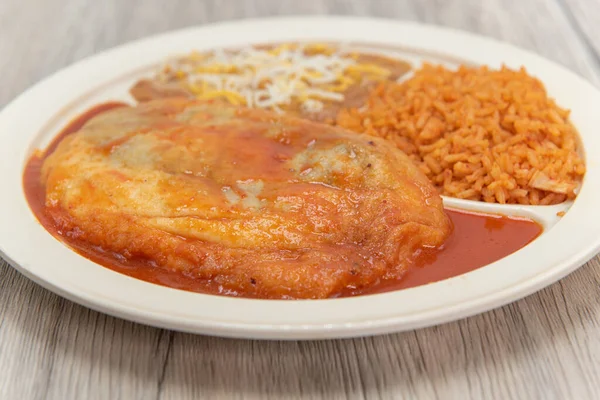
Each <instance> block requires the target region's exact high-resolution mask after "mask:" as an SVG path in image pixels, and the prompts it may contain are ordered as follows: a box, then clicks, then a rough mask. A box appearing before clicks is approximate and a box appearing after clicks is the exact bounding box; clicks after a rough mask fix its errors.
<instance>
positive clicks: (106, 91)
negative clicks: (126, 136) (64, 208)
mask: <svg viewBox="0 0 600 400" xmlns="http://www.w3.org/2000/svg"><path fill="white" fill-rule="evenodd" d="M294 40H325V41H326V40H329V41H343V42H360V43H373V44H377V45H378V46H383V47H386V46H388V47H389V46H392V47H393V48H394V49H396V50H390V51H392V52H395V53H397V54H398V55H399V56H400V57H402V58H405V59H406V58H408V59H410V60H412V61H414V62H417V63H418V62H420V61H422V60H424V59H428V60H431V61H435V62H443V63H446V64H456V63H460V62H464V63H473V64H487V65H490V66H492V67H499V66H500V65H501V64H502V63H505V64H506V65H508V66H509V67H513V68H518V67H520V66H521V65H525V66H526V67H527V69H528V71H529V72H530V73H531V74H533V75H535V76H537V77H539V78H540V79H542V81H543V82H544V83H545V84H546V86H547V88H548V91H549V93H550V95H552V96H553V97H555V98H556V99H557V100H558V102H559V104H561V105H562V106H564V107H568V108H571V109H572V120H573V122H574V124H575V125H576V126H577V128H578V129H579V132H580V134H581V139H582V142H583V146H584V150H585V153H586V159H587V168H588V169H587V174H586V176H585V180H584V184H583V187H582V190H581V193H580V194H579V196H578V198H577V200H576V201H575V202H574V203H573V204H572V206H571V205H570V204H565V205H559V206H552V207H531V206H530V207H522V206H498V205H490V204H481V203H475V202H468V201H457V200H453V199H445V201H446V203H447V204H448V205H451V206H453V207H458V208H467V209H476V210H480V211H494V212H501V213H503V214H507V215H523V216H528V217H531V218H534V219H536V220H537V221H539V222H541V223H542V224H543V225H544V227H545V231H544V233H543V234H542V235H541V236H540V237H539V238H538V239H536V240H535V241H534V242H533V243H531V244H530V245H528V246H526V247H525V248H523V249H521V250H519V251H518V252H516V253H514V254H512V255H510V256H508V257H506V258H504V259H501V260H499V261H497V262H495V263H493V264H490V265H488V266H486V267H484V268H481V269H478V270H476V271H473V272H470V273H468V274H465V275H461V276H459V277H456V278H452V279H448V280H445V281H441V282H438V283H433V284H429V285H425V286H421V287H416V288H412V289H406V290H401V291H396V292H390V293H385V294H377V295H369V296H362V297H355V298H343V299H330V300H308V301H307V300H304V301H277V300H251V299H239V298H228V297H221V296H212V295H204V294H197V293H191V292H186V291H182V290H176V289H171V288H167V287H162V286H158V285H154V284H151V283H147V282H143V281H140V280H137V279H134V278H130V277H127V276H125V275H121V274H119V273H116V272H113V271H111V270H109V269H107V268H105V267H102V266H100V265H97V264H95V263H93V262H91V261H89V260H87V259H86V258H84V257H82V256H79V255H78V254H76V253H74V252H73V251H71V250H69V249H68V248H67V247H66V246H64V245H63V244H62V243H61V242H59V241H57V240H56V239H55V238H54V237H52V236H51V235H50V234H49V233H48V232H46V230H45V229H44V228H43V227H42V226H41V225H40V224H39V223H38V222H37V220H36V219H35V217H34V216H33V214H32V213H31V211H30V209H29V207H28V205H27V202H26V200H25V197H24V194H23V189H22V185H21V179H22V172H23V168H24V165H25V162H26V160H27V159H28V157H29V155H30V154H31V153H32V151H33V150H34V149H35V148H39V147H44V146H45V145H46V144H47V143H48V142H49V141H50V140H51V138H52V137H54V135H56V134H57V132H58V131H59V130H60V128H61V127H62V126H64V125H65V124H66V123H67V122H68V121H69V120H70V119H71V118H72V117H73V116H75V115H76V114H78V113H79V112H81V111H83V110H84V109H86V108H87V107H89V106H91V105H92V104H94V103H97V102H101V101H106V100H120V99H128V97H127V95H126V91H127V88H128V86H129V85H130V84H131V83H132V82H134V81H135V79H136V78H139V77H141V76H143V75H147V74H149V73H150V71H151V70H152V68H153V67H154V66H155V65H157V64H158V63H159V62H160V61H161V60H163V59H164V58H165V57H167V56H170V55H173V54H174V53H182V52H187V51H190V50H192V49H200V50H201V49H208V48H213V47H228V46H236V45H243V44H249V43H265V42H281V41H294ZM598 104H600V92H598V91H597V90H596V89H595V88H594V87H593V86H592V85H591V84H589V83H587V82H586V81H584V80H583V79H581V78H580V77H578V76H577V75H575V74H573V73H571V72H569V71H568V70H566V69H565V68H563V67H560V66H558V65H556V64H554V63H552V62H549V61H546V60H544V59H542V58H540V57H538V56H536V55H534V54H531V53H528V52H526V51H523V50H519V49H517V48H514V47H512V46H509V45H506V44H502V43H499V42H496V41H493V40H490V39H485V38H481V37H477V36H474V35H471V34H467V33H462V32H457V31H453V30H447V29H441V28H436V27H430V26H423V25H417V24H412V23H398V22H392V21H386V20H375V19H362V18H360V19H359V18H331V17H322V18H278V19H267V20H249V21H239V22H231V23H224V24H218V25H211V26H206V27H201V28H193V29H187V30H183V31H178V32H173V33H168V34H165V35H160V36H156V37H152V38H149V39H144V40H140V41H137V42H134V43H131V44H127V45H125V46H121V47H119V48H116V49H113V50H110V51H107V52H104V53H102V54H99V55H96V56H94V57H91V58H89V59H86V60H84V61H81V62H79V63H77V64H75V65H73V66H71V67H69V68H67V69H64V70H62V71H60V72H59V73H57V74H55V75H54V76H52V77H50V78H48V79H46V80H44V81H43V82H41V83H39V84H37V85H36V86H35V87H33V88H31V89H29V90H28V91H26V92H25V93H23V94H22V95H21V96H20V97H18V98H17V99H16V100H14V101H13V102H12V103H11V104H10V105H9V106H7V107H6V108H5V109H4V110H3V111H2V112H0V143H2V145H1V146H0V184H1V187H2V192H3V193H2V196H0V221H1V226H2V231H1V232H0V251H1V252H2V253H3V256H4V258H6V259H7V260H8V261H9V262H10V263H11V264H12V265H13V266H14V267H15V268H17V269H18V270H19V271H21V272H22V273H23V274H24V275H26V276H28V277H29V278H31V279H33V280H34V281H36V282H38V283H39V284H41V285H42V286H44V287H46V288H48V289H50V290H52V291H54V292H56V293H58V294H60V295H62V296H64V297H66V298H68V299H71V300H73V301H75V302H78V303H80V304H83V305H86V306H88V307H90V308H93V309H95V310H98V311H102V312H105V313H108V314H112V315H115V316H119V317H123V318H127V319H130V320H133V321H137V322H141V323H145V324H149V325H154V326H160V327H165V328H171V329H177V330H182V331H189V332H196V333H204V334H211V335H219V336H231V337H244V338H269V339H318V338H335V337H348V336H359V335H370V334H380V333H387V332H394V331H401V330H406V329H413V328H417V327H423V326H427V325H433V324H439V323H442V322H446V321H451V320H456V319H458V318H462V317H465V316H469V315H472V314H475V313H479V312H483V311H486V310H490V309H492V308H494V307H498V306H501V305H504V304H506V303H508V302H511V301H514V300H516V299H519V298H521V297H523V296H525V295H527V294H530V293H532V292H534V291H536V290H539V289H541V288H543V287H545V286H547V285H549V284H551V283H553V282H555V281H556V280H558V279H560V278H561V277H563V276H565V275H566V274H568V273H569V272H571V271H573V270H575V269H576V268H577V267H579V266H580V265H582V264H583V263H585V262H586V261H587V260H588V259H590V258H591V257H593V256H594V255H595V254H596V253H597V251H598V250H599V247H600V222H599V221H600V206H599V204H600V170H599V164H598V160H600V135H599V134H598V127H600V113H599V112H598V110H597V108H598ZM569 206H571V207H570V209H569ZM560 210H568V212H567V214H566V215H565V216H564V217H563V218H558V217H556V212H557V211H560Z"/></svg>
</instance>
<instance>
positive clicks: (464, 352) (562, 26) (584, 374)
mask: <svg viewBox="0 0 600 400" xmlns="http://www.w3.org/2000/svg"><path fill="white" fill-rule="evenodd" d="M28 4H29V5H31V6H28V7H24V6H23V3H22V2H21V1H19V0H2V1H1V2H0V54H1V55H2V56H1V57H0V77H2V78H1V79H0V82H2V90H0V107H2V106H4V105H5V104H7V103H8V102H9V101H10V100H11V99H12V98H14V97H15V96H16V95H17V94H18V93H20V92H21V91H23V90H24V89H26V88H27V87H28V86H30V85H32V84H33V83H34V82H36V81H38V80H39V79H41V78H43V77H45V76H47V75H49V74H51V73H52V72H54V71H56V70H58V69H60V68H62V67H64V66H66V65H68V64H70V63H72V62H74V61H76V60H78V59H81V58H83V57H86V56H88V55H90V54H92V53H95V52H97V51H100V50H102V49H105V48H109V47H112V46H115V45H117V44H120V43H123V42H126V41H129V40H132V39H136V38H140V37H143V36H147V35H150V34H154V33H159V32H163V31H167V30H170V29H176V28H181V27H186V26H192V25H197V24H204V23H208V22H213V21H219V20H228V19H235V18H243V17H256V16H266V15H277V14H330V13H335V14H352V15H372V16H379V17H387V18H395V19H404V20H414V21H423V22H427V23H434V24H440V25H445V26H450V27H455V28H460V29H464V30H468V31H472V32H478V33H481V34H484V35H487V36H491V37H495V38H498V39H501V40H504V41H508V42H511V43H514V44H517V45H519V46H521V47H524V48H527V49H530V50H533V51H535V52H537V53H539V54H541V55H543V56H545V57H547V58H549V59H552V60H555V61H557V62H559V63H561V64H564V65H565V66H567V67H568V68H570V69H572V70H573V71H575V72H577V73H579V74H581V75H582V76H584V77H585V78H587V79H589V80H590V81H592V82H594V83H596V84H598V83H600V57H599V55H598V54H599V51H600V31H599V29H600V28H598V25H597V24H596V23H597V21H598V16H600V3H599V2H598V1H597V0H596V1H587V0H530V1H522V0H483V1H479V0H464V1H458V0H452V1H444V0H427V1H391V0H390V1H385V0H301V1H298V0H247V1H243V0H238V1H231V0H224V1H223V0H205V1H195V0H177V1H170V2H165V1H162V0H151V1H120V0H103V1H92V0H87V1H83V0H45V1H42V0H38V1H36V2H35V3H34V2H33V1H31V2H30V3H28ZM15 134H18V132H16V133H15ZM0 227H1V229H10V227H8V226H3V225H2V224H1V222H0ZM32 251H35V246H33V249H32ZM599 283H600V261H599V259H598V258H595V259H594V260H592V261H590V262H589V263H588V264H587V265H586V266H584V267H582V268H581V269H579V270H578V271H577V272H575V273H573V274H571V275H570V276H568V277H567V278H565V279H563V280H562V281H560V282H559V283H557V284H555V285H552V286H551V287H549V288H547V289H545V290H543V291H541V292H539V293H537V294H535V295H532V296H529V297H527V298H525V299H523V300H521V301H518V302H516V303H513V304H511V305H509V306H506V307H503V308H500V309H497V310H495V311H492V312H488V313H485V314H482V315H479V316H476V317H472V318H468V319H466V320H462V321H459V322H455V323H450V324H446V325H442V326H439V327H434V328H429V329H421V330H417V331H413V332H407V333H401V334H395V335H387V336H380V337H374V338H364V339H355V340H339V341H326V342H325V341H323V342H319V341H317V342H257V341H244V340H227V339H219V338H211V337H203V336H194V335H189V334H181V333H174V332H170V331H166V330H161V329H155V328H149V327H145V326H142V325H138V324H134V323H130V322H126V321H123V320H120V319H116V318H112V317H108V316H105V315H103V314H99V313H96V312H94V311H90V310H88V309H86V308H84V307H81V306H78V305H76V304H73V303H71V302H69V301H66V300H63V299H62V298H60V297H58V296H56V295H54V294H52V293H50V292H48V291H46V290H44V289H42V288H41V287H39V286H37V285H35V284H33V283H32V282H30V281H29V280H27V279H26V278H24V277H23V276H21V275H20V274H18V273H17V272H15V271H14V270H13V269H12V268H10V267H9V266H8V265H7V264H6V263H4V262H3V261H0V371H2V372H1V373H0V399H127V400H129V399H196V398H203V399H207V398H208V399H210V398H234V399H235V398H239V399H242V398H244V399H245V398H260V399H271V398H272V399H280V398H331V399H335V398H351V399H372V398H375V399H379V398H380V399H392V398H394V399H395V398H399V399H414V398H419V399H467V398H472V399H492V398H497V399H509V398H510V399H534V398H536V399H537V398H543V399H597V398H600V291H599V290H598V287H599Z"/></svg>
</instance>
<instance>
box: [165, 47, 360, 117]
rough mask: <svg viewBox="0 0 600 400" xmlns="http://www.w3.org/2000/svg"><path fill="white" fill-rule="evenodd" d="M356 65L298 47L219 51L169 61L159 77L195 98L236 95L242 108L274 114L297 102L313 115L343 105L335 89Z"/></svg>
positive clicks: (339, 56) (337, 54)
mask: <svg viewBox="0 0 600 400" xmlns="http://www.w3.org/2000/svg"><path fill="white" fill-rule="evenodd" d="M355 64H356V61H355V60H354V59H353V58H352V57H350V56H348V55H345V54H342V53H340V52H339V51H338V52H334V53H333V54H321V53H317V54H307V53H306V51H305V48H304V47H303V46H300V45H297V46H289V45H288V46H286V45H282V46H280V47H278V48H275V49H256V48H245V49H242V50H239V51H236V52H230V51H224V50H221V49H218V50H215V51H213V52H210V53H206V54H202V55H199V54H198V53H196V54H195V57H194V56H189V57H182V58H179V59H176V60H170V61H169V62H168V63H167V66H166V67H165V68H163V72H162V74H163V76H162V78H166V79H168V78H170V77H175V78H177V79H185V80H187V82H188V83H189V85H190V88H191V90H192V91H194V92H195V93H196V94H197V95H198V96H199V97H203V96H205V97H207V98H210V97H211V96H213V95H214V92H226V93H229V94H230V95H232V96H233V95H234V94H235V95H236V96H237V97H235V98H236V99H240V101H242V102H245V105H246V106H249V107H260V108H269V109H273V110H276V111H277V110H279V111H281V109H280V107H281V106H285V105H289V104H290V103H291V102H292V101H293V100H297V101H299V102H300V103H301V106H302V108H303V109H304V110H306V111H309V112H318V111H320V110H322V109H323V100H325V101H336V102H341V101H343V100H344V95H343V93H340V89H337V90H338V91H336V89H334V87H335V86H336V85H338V86H339V83H340V82H342V79H348V78H344V72H345V70H346V69H347V68H348V67H349V66H351V65H355ZM165 75H166V76H165ZM327 85H330V86H332V88H328V87H327Z"/></svg>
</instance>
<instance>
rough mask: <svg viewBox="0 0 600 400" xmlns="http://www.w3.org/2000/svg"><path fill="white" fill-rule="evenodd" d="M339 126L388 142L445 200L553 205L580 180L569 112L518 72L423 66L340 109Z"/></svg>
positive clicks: (581, 165) (572, 192) (580, 164)
mask: <svg viewBox="0 0 600 400" xmlns="http://www.w3.org/2000/svg"><path fill="white" fill-rule="evenodd" d="M337 125H339V126H342V127H344V128H347V129H349V130H353V131H355V132H361V133H362V132H364V133H367V134H369V135H372V136H378V137H383V138H385V139H387V140H388V142H390V143H393V144H394V145H396V146H397V147H398V148H399V149H401V150H403V151H404V152H405V153H406V154H408V155H409V156H410V157H411V159H412V160H413V161H414V162H415V163H416V164H417V165H418V166H419V167H420V168H421V170H422V171H423V172H424V173H425V174H426V175H427V177H428V178H429V179H430V180H431V181H432V182H433V184H434V185H435V186H436V187H437V188H438V189H439V190H440V192H441V193H442V194H443V195H446V196H451V197H458V198H463V199H470V200H483V201H486V202H497V203H517V204H533V205H548V204H556V203H561V202H563V201H565V200H571V199H573V198H575V196H576V194H577V191H578V189H579V186H580V184H581V181H582V178H583V175H584V174H585V164H584V160H583V157H582V156H581V155H580V150H581V149H580V148H579V143H578V137H577V132H576V130H575V128H574V127H573V125H572V124H571V123H570V122H569V111H567V110H565V109H562V108H560V107H559V106H557V105H556V103H555V102H554V100H552V99H551V98H550V97H549V96H548V94H547V93H546V90H545V88H544V85H543V84H542V83H541V82H540V81H539V80H538V79H536V78H533V77H531V76H530V75H528V74H527V72H526V71H525V70H524V69H521V70H520V71H514V70H510V69H508V68H502V69H500V70H492V69H489V68H487V67H479V68H475V67H464V66H463V67H460V68H458V70H450V69H447V68H445V67H442V66H433V65H427V64H426V65H424V66H423V67H422V68H421V69H419V70H418V71H416V72H415V74H414V76H413V77H411V78H410V79H408V80H406V81H404V82H401V83H388V84H386V85H379V86H378V88H377V89H375V90H374V91H373V92H372V93H371V94H370V96H369V98H368V100H367V102H366V104H364V105H363V106H361V107H358V108H357V107H349V108H347V109H345V110H342V111H341V112H340V113H339V115H338V117H337Z"/></svg>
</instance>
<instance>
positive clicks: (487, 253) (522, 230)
mask: <svg viewBox="0 0 600 400" xmlns="http://www.w3.org/2000/svg"><path fill="white" fill-rule="evenodd" d="M123 106H126V104H123V103H103V104H100V105H98V106H96V107H94V108H92V109H90V110H88V111H87V112H85V113H83V114H82V115H80V116H79V117H77V118H76V119H75V120H73V121H72V122H71V123H70V124H69V125H68V126H67V127H66V128H65V129H64V130H63V131H62V132H61V133H60V134H59V135H58V136H57V137H56V138H55V139H54V140H53V141H52V143H51V144H50V145H49V146H48V148H47V150H46V151H45V152H37V153H34V155H33V156H32V157H31V159H30V160H29V162H28V163H27V165H26V167H25V172H24V175H23V187H24V190H25V195H26V197H27V201H28V203H29V206H30V207H31V209H32V211H33V213H34V214H35V215H36V217H37V218H38V220H39V221H40V223H41V224H42V225H43V226H44V228H46V230H48V231H49V232H50V233H51V234H52V235H53V236H55V237H60V238H61V240H62V241H64V242H66V243H68V245H69V246H70V247H71V248H73V249H74V250H75V251H77V252H78V253H80V254H81V255H83V256H85V257H86V258H88V259H91V260H92V261H94V262H96V263H98V264H101V265H103V266H105V267H107V268H110V269H112V270H114V271H117V272H120V273H122V274H125V275H128V276H131V277H134V278H137V279H141V280H144V281H147V282H152V283H156V284H159V285H164V286H169V287H173V288H177V289H183V290H189V291H194V292H203V293H215V294H216V293H218V288H217V287H214V286H212V285H211V284H210V282H205V281H202V280H199V279H196V278H194V277H191V276H188V275H185V274H184V273H182V272H176V271H169V270H166V269H162V268H157V267H154V266H153V265H152V263H151V261H148V260H142V259H139V260H124V258H123V257H122V256H119V255H116V254H111V253H107V252H104V251H103V250H102V249H99V248H97V247H96V246H91V245H89V244H87V243H85V242H82V241H77V240H75V239H73V238H67V237H65V236H63V235H62V234H61V232H60V231H58V230H57V229H56V226H55V225H54V224H53V222H52V220H51V219H50V218H48V216H47V215H46V213H45V205H44V201H45V188H44V186H43V185H42V183H41V181H40V172H41V168H42V164H43V162H44V159H45V158H46V157H47V156H48V155H49V154H51V153H52V152H53V151H54V150H55V149H56V146H57V145H58V144H59V143H60V141H61V140H62V139H63V138H64V137H65V136H67V135H69V134H71V133H74V132H77V131H78V130H79V129H80V128H81V127H82V126H83V125H84V124H85V123H86V122H87V121H88V120H90V119H91V118H92V117H94V116H96V115H98V114H100V113H102V112H104V111H108V110H111V109H114V108H117V107H123ZM446 212H447V214H448V215H449V216H450V218H451V220H452V222H453V223H454V232H453V233H452V234H451V236H450V237H449V238H448V239H447V241H446V243H445V244H444V246H443V249H441V250H439V251H435V252H432V253H431V254H430V255H429V257H425V258H424V259H425V260H426V261H424V262H421V264H418V265H413V266H411V267H410V268H409V269H408V270H407V272H406V274H405V275H404V276H403V277H402V278H401V279H399V280H393V281H385V282H380V283H378V284H377V285H375V286H373V287H370V288H368V289H366V290H361V291H356V292H354V291H348V292H346V293H343V294H342V296H353V295H361V294H373V293H381V292H387V291H392V290H398V289H406V288H410V287H415V286H420V285H424V284H427V283H432V282H437V281H440V280H444V279H448V278H452V277H455V276H458V275H462V274H464V273H467V272H469V271H473V270H475V269H477V268H481V267H483V266H485V265H488V264H490V263H492V262H494V261H497V260H499V259H501V258H503V257H506V256H508V255H510V254H512V253H514V252H515V251H517V250H519V249H521V248H523V247H524V246H525V245H527V244H528V243H530V242H531V241H533V240H534V239H535V238H536V237H538V235H539V234H540V233H541V232H542V227H541V226H540V225H539V224H537V223H535V222H533V221H531V220H526V219H519V218H512V217H505V216H500V215H489V214H478V213H471V212H465V211H458V210H452V209H446ZM239 295H241V296H243V294H239Z"/></svg>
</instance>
